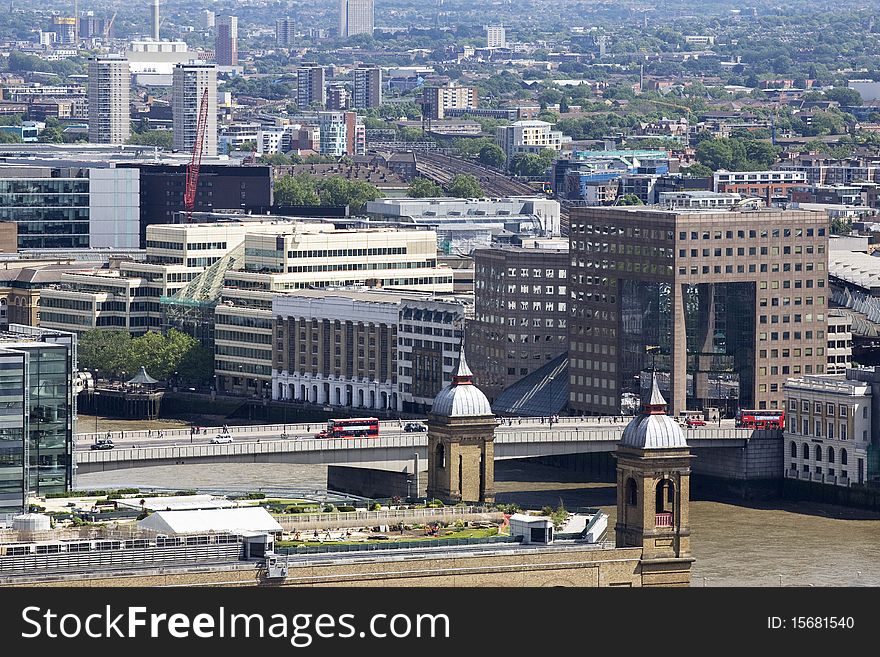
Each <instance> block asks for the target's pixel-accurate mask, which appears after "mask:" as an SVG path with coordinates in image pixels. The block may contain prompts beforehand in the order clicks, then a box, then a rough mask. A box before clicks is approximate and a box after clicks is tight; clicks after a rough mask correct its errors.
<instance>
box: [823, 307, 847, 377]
mask: <svg viewBox="0 0 880 657" xmlns="http://www.w3.org/2000/svg"><path fill="white" fill-rule="evenodd" d="M852 345H853V333H852V316H851V315H850V314H849V313H847V312H843V311H841V310H835V309H832V310H829V311H828V349H827V350H826V352H825V353H826V354H827V358H826V361H827V363H826V365H825V373H826V374H846V371H847V370H848V369H849V368H851V367H852V366H853V363H852Z"/></svg>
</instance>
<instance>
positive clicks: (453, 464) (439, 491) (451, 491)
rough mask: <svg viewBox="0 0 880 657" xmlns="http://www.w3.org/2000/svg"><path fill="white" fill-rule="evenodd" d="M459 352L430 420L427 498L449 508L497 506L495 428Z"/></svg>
mask: <svg viewBox="0 0 880 657" xmlns="http://www.w3.org/2000/svg"><path fill="white" fill-rule="evenodd" d="M473 379H474V375H473V372H471V370H470V368H469V367H468V364H467V361H466V360H465V357H464V349H463V348H462V349H461V351H460V353H459V357H458V366H457V367H456V370H455V373H454V374H453V376H452V383H450V384H449V385H448V386H446V387H445V388H443V390H441V391H440V392H439V393H437V396H436V397H435V398H434V405H433V406H432V408H431V412H430V413H429V414H428V491H427V492H428V497H436V498H438V499H441V500H448V501H451V502H493V501H494V500H495V449H494V446H495V444H494V442H493V441H494V440H495V426H496V425H497V424H498V421H497V420H496V418H495V414H494V413H493V412H492V407H491V405H490V404H489V400H488V399H487V398H486V395H484V394H483V393H482V392H481V391H480V389H479V388H477V386H476V385H474V380H473Z"/></svg>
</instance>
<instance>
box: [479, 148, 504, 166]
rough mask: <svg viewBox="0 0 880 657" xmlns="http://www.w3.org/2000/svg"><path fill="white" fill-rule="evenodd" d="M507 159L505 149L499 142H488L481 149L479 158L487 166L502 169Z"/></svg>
mask: <svg viewBox="0 0 880 657" xmlns="http://www.w3.org/2000/svg"><path fill="white" fill-rule="evenodd" d="M505 159H506V157H505V155H504V151H503V150H502V148H501V147H500V146H498V145H497V144H486V145H485V146H483V147H482V148H481V149H480V155H479V160H480V162H482V163H483V164H485V165H486V166H490V167H496V168H498V169H500V168H501V167H503V166H504V160H505Z"/></svg>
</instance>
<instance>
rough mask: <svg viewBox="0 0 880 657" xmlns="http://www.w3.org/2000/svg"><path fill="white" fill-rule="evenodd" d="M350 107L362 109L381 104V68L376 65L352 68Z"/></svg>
mask: <svg viewBox="0 0 880 657" xmlns="http://www.w3.org/2000/svg"><path fill="white" fill-rule="evenodd" d="M352 75H353V76H354V93H353V94H352V107H353V108H355V109H363V108H369V107H379V106H380V105H381V104H382V69H380V68H379V67H377V66H372V67H365V68H356V69H354V73H353V74H352Z"/></svg>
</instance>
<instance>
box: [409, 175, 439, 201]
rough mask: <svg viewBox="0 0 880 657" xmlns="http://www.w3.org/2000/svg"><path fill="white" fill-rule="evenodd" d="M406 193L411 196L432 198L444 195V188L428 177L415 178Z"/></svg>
mask: <svg viewBox="0 0 880 657" xmlns="http://www.w3.org/2000/svg"><path fill="white" fill-rule="evenodd" d="M406 195H407V196H409V197H410V198H432V197H437V196H443V188H442V187H440V185H438V184H437V183H435V182H432V181H430V180H428V179H427V178H414V179H413V181H412V182H411V183H410V184H409V189H408V190H407V192H406Z"/></svg>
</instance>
